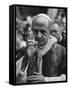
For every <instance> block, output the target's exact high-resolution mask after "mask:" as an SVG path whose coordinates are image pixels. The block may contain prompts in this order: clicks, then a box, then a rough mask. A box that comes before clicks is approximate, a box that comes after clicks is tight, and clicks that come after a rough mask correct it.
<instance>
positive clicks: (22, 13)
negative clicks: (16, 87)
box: [15, 5, 67, 84]
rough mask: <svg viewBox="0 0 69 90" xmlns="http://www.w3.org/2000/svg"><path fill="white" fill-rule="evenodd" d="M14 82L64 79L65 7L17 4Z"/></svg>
mask: <svg viewBox="0 0 69 90" xmlns="http://www.w3.org/2000/svg"><path fill="white" fill-rule="evenodd" d="M15 12H16V18H15V20H16V21H15V22H16V24H15V28H16V29H15V33H16V36H15V37H16V38H15V39H16V40H15V43H16V45H15V48H16V54H15V55H16V56H15V57H16V59H15V63H16V66H15V67H16V71H15V73H16V84H41V83H50V82H51V83H52V82H54V83H56V82H57V83H58V82H67V8H65V7H50V6H33V5H32V6H31V5H16V10H15Z"/></svg>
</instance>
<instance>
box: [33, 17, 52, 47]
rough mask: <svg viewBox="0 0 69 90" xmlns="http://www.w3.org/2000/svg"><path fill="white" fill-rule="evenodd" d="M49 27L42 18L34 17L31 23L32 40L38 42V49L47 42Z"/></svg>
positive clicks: (47, 22) (47, 21)
mask: <svg viewBox="0 0 69 90" xmlns="http://www.w3.org/2000/svg"><path fill="white" fill-rule="evenodd" d="M49 26H50V22H49V20H48V19H47V18H45V17H43V16H39V17H38V16H36V17H35V19H34V20H33V22H32V30H33V34H34V38H35V41H37V42H38V47H39V48H42V47H43V46H45V45H46V44H47V42H48V39H49V37H50V32H49Z"/></svg>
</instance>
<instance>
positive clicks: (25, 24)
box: [16, 9, 67, 50]
mask: <svg viewBox="0 0 69 90" xmlns="http://www.w3.org/2000/svg"><path fill="white" fill-rule="evenodd" d="M51 10H52V9H51ZM51 10H49V9H48V10H47V11H51ZM51 13H55V11H54V12H51ZM46 14H47V13H46ZM49 14H50V13H49ZM52 15H53V14H52ZM49 16H50V15H49ZM22 17H23V16H22ZM33 17H34V16H31V15H26V17H24V18H23V19H20V18H19V17H17V16H16V50H18V49H19V48H21V47H23V46H24V47H25V46H26V44H27V41H29V40H34V35H33V32H32V29H31V25H32V19H33ZM53 17H54V18H51V20H52V23H57V24H58V25H59V28H60V32H61V38H60V40H58V43H59V44H61V45H63V46H64V47H66V41H67V38H66V32H67V31H66V24H67V23H66V11H65V9H58V10H57V13H56V15H55V16H53ZM56 28H57V26H56ZM57 29H58V28H57ZM52 33H53V35H54V34H55V32H54V31H53V30H52Z"/></svg>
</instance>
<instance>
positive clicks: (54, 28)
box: [50, 23, 61, 41]
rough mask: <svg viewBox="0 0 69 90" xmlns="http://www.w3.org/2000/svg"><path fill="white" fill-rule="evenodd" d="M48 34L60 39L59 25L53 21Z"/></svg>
mask: <svg viewBox="0 0 69 90" xmlns="http://www.w3.org/2000/svg"><path fill="white" fill-rule="evenodd" d="M50 34H51V35H53V36H55V37H56V38H57V40H58V41H60V39H61V32H60V27H59V25H58V24H57V23H54V24H53V25H52V27H51V30H50Z"/></svg>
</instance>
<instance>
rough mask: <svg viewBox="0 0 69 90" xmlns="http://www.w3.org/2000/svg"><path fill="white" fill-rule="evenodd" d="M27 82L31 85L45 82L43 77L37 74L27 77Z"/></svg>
mask: <svg viewBox="0 0 69 90" xmlns="http://www.w3.org/2000/svg"><path fill="white" fill-rule="evenodd" d="M27 80H29V81H31V82H32V83H38V82H45V77H44V76H43V75H41V74H39V73H34V75H32V76H29V77H27Z"/></svg>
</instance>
